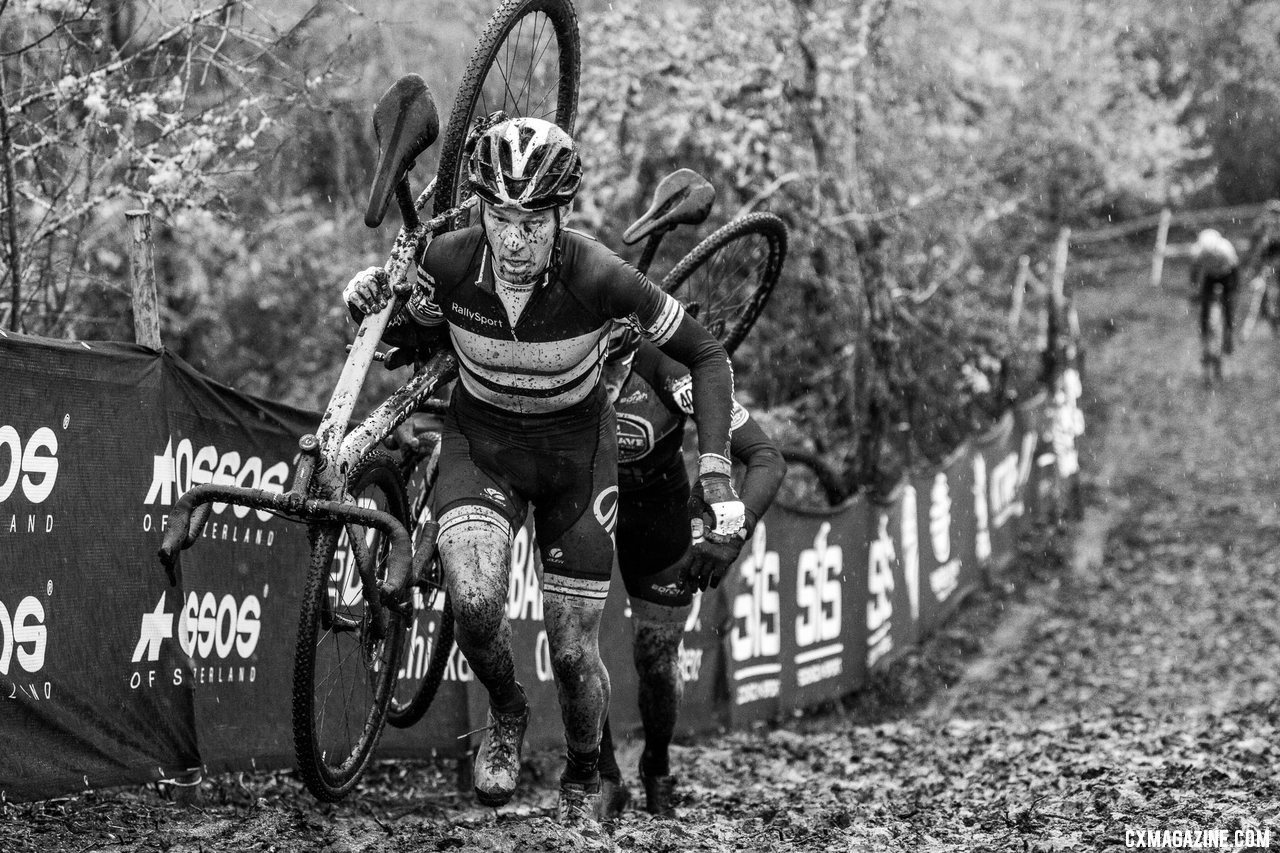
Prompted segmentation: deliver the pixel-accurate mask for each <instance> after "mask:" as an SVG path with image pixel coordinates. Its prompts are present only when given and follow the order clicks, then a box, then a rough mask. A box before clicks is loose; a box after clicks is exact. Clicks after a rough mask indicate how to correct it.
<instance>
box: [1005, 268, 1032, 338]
mask: <svg viewBox="0 0 1280 853" xmlns="http://www.w3.org/2000/svg"><path fill="white" fill-rule="evenodd" d="M1030 278H1031V258H1029V257H1027V256H1026V255H1023V256H1022V257H1020V258H1018V277H1017V278H1015V279H1014V280H1013V303H1012V304H1011V305H1010V306H1009V334H1010V335H1015V336H1016V335H1017V333H1018V321H1019V320H1020V319H1022V302H1023V300H1024V298H1025V296H1026V292H1027V281H1028V280H1029V279H1030Z"/></svg>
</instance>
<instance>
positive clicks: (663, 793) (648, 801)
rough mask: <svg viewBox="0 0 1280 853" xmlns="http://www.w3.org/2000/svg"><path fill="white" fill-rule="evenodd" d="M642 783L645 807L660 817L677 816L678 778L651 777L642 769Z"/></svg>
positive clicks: (669, 776)
mask: <svg viewBox="0 0 1280 853" xmlns="http://www.w3.org/2000/svg"><path fill="white" fill-rule="evenodd" d="M640 782H641V783H642V784H643V785H644V807H645V810H646V811H648V812H649V814H651V815H657V816H658V817H675V816H676V805H675V796H676V777H674V776H671V775H667V776H649V775H647V774H646V773H645V772H644V768H643V767H641V768H640Z"/></svg>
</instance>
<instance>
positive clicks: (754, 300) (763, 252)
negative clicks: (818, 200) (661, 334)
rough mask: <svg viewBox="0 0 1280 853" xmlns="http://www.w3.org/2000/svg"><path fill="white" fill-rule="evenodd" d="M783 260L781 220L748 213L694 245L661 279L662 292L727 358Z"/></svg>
mask: <svg viewBox="0 0 1280 853" xmlns="http://www.w3.org/2000/svg"><path fill="white" fill-rule="evenodd" d="M786 255H787V226H786V225H785V224H784V223H783V221H782V220H781V219H779V218H778V217H777V216H774V215H773V214H772V213H752V214H748V215H747V216H743V217H740V218H738V219H735V220H733V221H732V222H729V223H728V224H727V225H724V226H721V227H720V228H718V229H716V230H715V231H713V232H712V233H711V236H709V237H707V239H705V240H703V241H702V242H701V243H699V244H698V245H697V246H694V247H693V251H691V252H689V254H687V255H685V256H684V257H683V258H681V259H680V262H679V263H677V264H676V265H675V266H674V267H673V268H672V270H671V272H670V273H668V274H667V277H666V279H665V280H664V282H663V289H664V290H666V291H667V292H668V293H670V294H672V295H674V296H676V297H677V298H678V299H679V300H680V301H681V302H683V303H684V306H685V310H687V311H688V312H689V313H690V314H691V315H693V317H694V319H696V320H697V321H698V322H700V323H702V325H703V326H705V327H706V328H707V330H708V331H710V332H711V334H713V335H715V336H716V339H717V340H719V341H720V343H721V344H723V345H724V348H725V350H726V351H727V352H728V353H729V354H730V355H732V354H733V351H734V350H736V349H737V348H738V345H739V344H740V343H742V341H743V340H745V339H746V337H747V333H748V332H750V331H751V327H752V326H754V325H755V322H756V320H757V319H759V317H760V313H761V312H762V311H764V306H765V303H766V302H768V301H769V295H770V294H771V293H772V292H773V288H774V285H776V284H777V283H778V277H779V276H780V275H781V274H782V262H783V261H784V260H785V259H786Z"/></svg>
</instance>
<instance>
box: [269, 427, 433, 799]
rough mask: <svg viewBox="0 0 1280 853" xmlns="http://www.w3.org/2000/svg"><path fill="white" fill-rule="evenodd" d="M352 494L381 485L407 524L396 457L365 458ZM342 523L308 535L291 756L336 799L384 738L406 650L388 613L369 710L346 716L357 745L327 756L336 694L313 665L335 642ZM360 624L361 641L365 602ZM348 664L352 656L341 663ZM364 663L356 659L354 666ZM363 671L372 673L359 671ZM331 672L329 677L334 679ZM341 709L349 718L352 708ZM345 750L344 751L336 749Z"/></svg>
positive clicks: (390, 508)
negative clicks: (332, 590) (333, 592)
mask: <svg viewBox="0 0 1280 853" xmlns="http://www.w3.org/2000/svg"><path fill="white" fill-rule="evenodd" d="M347 482H348V491H349V492H350V494H351V495H352V496H353V497H359V496H360V495H362V494H363V493H365V492H366V490H368V489H370V488H371V487H376V488H377V489H379V490H380V491H381V492H382V494H383V495H384V496H385V501H386V506H385V507H384V509H385V510H386V511H387V512H389V513H390V514H391V515H393V516H395V518H396V519H397V520H399V521H400V522H401V523H403V524H406V525H407V524H408V521H409V511H408V500H407V498H406V496H405V487H404V480H403V478H402V477H401V476H400V472H399V469H398V468H397V467H396V465H395V464H394V461H393V460H392V458H391V456H390V455H389V454H387V453H384V452H374V453H371V454H369V455H368V456H366V457H365V458H364V459H362V460H360V461H359V462H358V463H357V464H356V465H355V467H354V468H352V470H351V472H350V474H349V475H348V478H347ZM342 530H343V525H341V524H314V525H311V527H310V529H309V531H308V533H309V538H310V540H311V563H310V567H309V568H308V571H307V581H306V586H305V589H304V591H303V598H302V615H301V617H300V619H299V621H298V642H297V648H296V650H295V652H294V669H293V737H294V751H295V753H296V756H297V761H298V772H299V774H300V775H301V776H302V779H303V781H304V782H305V783H306V786H307V788H308V790H310V791H311V793H312V794H313V795H314V796H315V797H316V798H317V799H319V800H322V801H325V802H337V801H339V800H341V799H342V798H343V797H345V796H346V795H347V794H348V793H350V792H351V790H352V789H353V788H354V787H355V786H356V784H357V783H358V782H359V781H360V777H361V776H362V775H363V773H364V771H365V768H366V767H367V766H368V764H369V759H370V758H371V757H372V755H373V750H374V747H376V746H377V744H378V740H379V739H380V738H381V736H382V731H383V728H384V724H385V723H386V715H387V705H388V703H389V702H390V701H391V696H392V694H393V693H394V691H395V683H396V675H397V673H398V671H399V666H400V654H401V651H402V649H403V645H404V630H403V627H402V619H401V617H400V616H398V615H397V614H396V613H395V612H394V611H390V610H386V613H387V616H388V625H387V633H386V637H385V638H384V639H383V640H382V641H381V642H382V643H383V644H390V645H383V646H381V647H380V648H381V649H382V651H383V655H384V656H385V660H384V662H383V664H382V666H381V667H380V669H375V671H374V672H375V674H374V678H373V679H372V681H373V683H372V685H371V690H370V693H371V697H370V702H369V703H368V705H367V706H363V705H362V706H361V707H359V708H357V709H356V710H355V716H356V720H355V722H354V723H352V721H351V720H350V718H349V717H344V722H346V723H347V724H348V725H347V726H346V728H347V730H348V731H350V730H351V728H352V727H353V726H358V727H359V729H358V734H357V735H356V739H355V741H354V742H353V743H352V744H350V747H349V748H348V749H347V750H346V755H341V756H338V755H333V756H331V755H329V749H328V748H327V745H326V744H325V743H323V742H322V739H323V735H324V731H323V723H324V720H323V716H324V714H325V712H326V711H328V710H329V709H328V707H327V705H326V704H325V703H324V702H323V701H322V700H321V701H320V702H319V707H317V704H318V703H317V700H318V699H321V697H320V695H319V694H321V692H322V691H325V690H326V689H327V691H328V696H332V695H333V694H334V692H335V691H334V689H333V687H332V686H326V685H324V684H321V683H317V681H316V678H317V669H316V662H317V660H316V659H317V656H318V650H319V646H320V645H321V644H324V643H325V642H326V641H327V640H330V639H332V640H333V641H334V645H337V637H338V634H339V632H337V631H334V630H330V628H328V627H326V625H325V622H326V621H328V622H329V623H330V625H332V624H333V618H334V614H333V612H332V611H333V608H332V607H331V606H330V604H329V586H330V576H331V572H332V569H333V560H334V556H335V552H336V550H337V547H338V543H339V541H340V539H341V534H342ZM383 539H384V537H382V536H380V535H379V536H377V537H375V539H374V543H373V545H372V547H371V548H370V553H371V555H373V556H374V558H375V560H376V561H378V562H379V563H380V564H381V565H380V566H379V569H380V571H379V578H380V579H381V577H382V576H384V575H385V569H386V543H385V542H383ZM360 610H361V612H362V619H361V622H360V627H358V628H352V629H350V631H351V633H353V634H356V635H357V637H359V638H362V637H363V636H364V630H365V627H364V626H366V625H367V621H368V619H369V618H371V616H372V614H373V608H371V607H370V606H369V604H368V603H367V602H363V603H362V606H361V607H360ZM364 650H365V643H364V641H363V639H361V640H360V643H359V649H358V651H359V653H360V658H363V652H364ZM349 659H350V655H348V657H347V658H346V659H344V660H343V661H339V663H340V664H341V663H344V662H346V660H349ZM359 662H360V661H359V660H357V663H359ZM360 670H361V671H362V672H365V673H367V672H368V668H367V667H365V666H360ZM332 675H333V673H332V672H330V673H328V674H326V675H325V677H324V678H325V679H326V680H327V679H328V678H330V677H332ZM341 692H346V693H347V699H346V702H347V703H350V702H351V698H350V696H351V693H353V692H355V691H354V689H349V690H342V691H341ZM342 710H343V711H344V712H347V713H351V711H352V709H351V708H350V707H343V708H342ZM339 751H341V750H339Z"/></svg>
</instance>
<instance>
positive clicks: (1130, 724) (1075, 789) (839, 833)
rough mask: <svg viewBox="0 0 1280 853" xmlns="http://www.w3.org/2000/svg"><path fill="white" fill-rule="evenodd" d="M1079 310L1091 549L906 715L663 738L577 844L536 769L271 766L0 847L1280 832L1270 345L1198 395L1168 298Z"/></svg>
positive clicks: (34, 824) (1277, 479) (543, 846)
mask: <svg viewBox="0 0 1280 853" xmlns="http://www.w3.org/2000/svg"><path fill="white" fill-rule="evenodd" d="M1081 308H1082V315H1083V319H1084V323H1085V325H1086V327H1088V328H1089V329H1091V330H1093V331H1094V332H1095V334H1094V338H1095V341H1094V345H1093V348H1092V352H1091V357H1090V361H1089V371H1088V381H1087V387H1086V390H1087V393H1092V394H1093V395H1094V396H1095V399H1094V400H1093V405H1091V406H1090V407H1089V411H1090V413H1091V416H1092V417H1094V422H1093V423H1092V424H1091V427H1093V428H1094V429H1095V436H1096V434H1097V428H1098V427H1099V426H1101V421H1100V420H1099V419H1098V417H1097V416H1098V415H1099V414H1101V413H1102V412H1104V411H1105V413H1106V418H1105V421H1106V423H1105V427H1106V429H1105V432H1106V436H1107V439H1106V443H1105V447H1104V448H1103V450H1102V455H1101V458H1100V459H1099V460H1098V465H1097V467H1096V468H1095V469H1094V470H1095V471H1101V472H1102V476H1101V481H1100V482H1097V483H1096V484H1095V485H1096V488H1095V490H1094V491H1095V500H1094V509H1095V511H1094V514H1093V516H1092V521H1091V526H1088V530H1087V531H1086V532H1089V533H1092V534H1093V535H1094V536H1095V540H1096V541H1095V542H1094V543H1093V544H1094V547H1093V551H1094V552H1095V553H1094V554H1093V557H1094V559H1088V554H1087V553H1085V554H1084V556H1083V557H1082V558H1081V559H1078V560H1075V561H1071V560H1060V561H1057V563H1061V565H1059V564H1054V565H1042V566H1031V567H1030V573H1031V574H1032V575H1033V576H1035V577H1037V578H1039V579H1040V580H1041V581H1042V582H1040V583H1038V584H1036V585H1034V586H1033V587H1032V588H1031V589H1030V591H1029V592H1028V593H1027V594H1026V595H1025V596H1024V597H1023V598H1022V599H1021V600H1020V601H1019V602H1017V603H1015V602H1014V601H1013V599H1010V601H1009V605H1010V608H1009V612H1008V613H1007V614H1006V615H1005V618H1003V619H1002V620H1001V626H1000V628H999V630H995V629H994V628H995V626H989V627H988V629H987V633H988V636H989V639H988V641H987V643H986V645H987V650H986V651H985V652H984V653H983V654H982V655H981V656H979V657H978V658H977V659H976V660H974V661H973V662H972V663H971V665H970V666H969V667H968V669H967V675H966V677H964V678H962V679H961V680H960V681H959V683H957V684H956V685H955V686H954V687H953V688H952V689H950V690H947V691H943V692H940V693H939V694H938V695H935V696H934V697H933V698H932V701H931V702H929V703H928V704H927V706H925V707H923V708H922V709H921V710H918V711H913V712H910V713H903V714H900V715H898V716H897V717H896V718H895V719H892V720H890V721H887V722H880V723H878V724H875V725H867V724H860V723H859V722H858V720H859V719H865V717H859V716H858V715H852V714H843V715H839V714H837V715H834V716H826V717H822V718H816V719H812V720H808V721H804V722H801V723H798V724H796V725H794V726H790V727H787V728H784V729H779V730H775V731H772V732H762V733H742V734H735V735H732V736H728V737H723V738H718V739H714V740H713V741H711V742H709V743H706V744H705V745H700V746H696V747H695V746H687V747H683V748H678V749H677V750H676V753H675V761H676V764H677V766H678V767H679V768H681V772H682V776H683V790H684V792H685V805H684V806H683V807H682V809H681V810H680V814H681V820H679V821H676V822H670V821H653V820H650V819H649V818H648V817H646V816H642V815H637V814H634V813H632V814H630V815H628V817H627V818H626V819H624V820H623V821H622V822H620V823H619V824H618V825H617V827H616V828H615V829H614V831H613V832H612V834H611V835H610V836H609V837H608V838H606V839H601V840H600V841H599V843H591V840H590V839H583V838H581V837H578V836H574V835H572V834H565V833H562V832H561V831H560V830H559V829H558V828H557V827H555V826H554V825H553V824H552V823H551V821H550V820H548V819H547V818H546V817H545V812H544V811H543V809H545V808H546V807H547V806H549V805H550V803H551V792H550V782H549V779H545V778H544V779H542V780H535V784H534V785H532V786H530V790H529V792H528V793H527V794H525V795H524V796H523V798H522V799H520V800H519V801H518V803H517V804H516V805H515V806H514V807H509V808H508V809H504V810H503V812H502V813H500V814H499V815H497V816H496V817H495V814H494V813H493V812H491V811H482V810H477V809H472V808H467V807H466V806H465V805H463V804H462V803H460V802H459V801H457V799H456V798H454V797H452V796H451V795H448V794H442V793H439V792H440V791H442V790H444V791H447V790H449V788H450V786H449V784H448V783H447V782H446V781H444V780H441V779H439V778H432V777H431V776H430V771H428V770H426V769H421V768H418V769H413V770H410V771H407V772H405V773H403V774H401V773H399V772H396V771H392V770H387V769H384V770H383V771H380V778H378V779H377V780H375V783H376V784H375V785H374V786H373V788H371V790H370V792H369V793H368V795H366V796H363V797H361V798H360V801H359V802H353V803H350V804H345V805H343V806H341V807H338V808H328V807H320V806H318V805H317V804H315V803H314V801H312V800H311V799H310V798H308V797H306V796H305V795H303V794H301V793H300V791H299V788H298V786H297V784H296V783H295V782H293V781H292V780H291V779H289V778H288V777H287V776H285V775H277V776H267V775H259V776H255V777H252V778H242V779H223V780H220V781H218V782H216V783H212V784H207V785H206V789H205V790H204V791H203V792H202V793H201V795H200V798H199V800H198V804H199V808H197V809H193V808H185V809H184V808H182V807H179V806H175V805H172V804H170V803H167V802H165V801H163V800H161V799H160V798H158V797H157V796H156V795H155V794H153V793H151V792H148V791H136V792H125V793H117V794H111V795H97V796H88V797H78V798H72V799H70V800H67V801H57V802H51V803H45V804H41V805H37V806H26V807H17V808H15V807H8V809H7V811H8V814H7V815H6V816H5V817H6V818H7V819H6V820H4V821H3V823H0V849H4V850H27V849H32V850H45V849H72V850H84V851H87V850H112V851H115V850H134V849H154V850H174V851H196V850H224V849H246V850H248V849H256V850H271V849H277V850H300V849H306V850H324V851H330V853H338V852H339V851H363V850H381V849H396V850H404V851H417V850H476V851H478V850H498V851H515V850H573V849H591V848H597V849H600V848H604V849H608V848H610V847H612V848H614V849H624V850H634V851H677V850H679V851H699V850H705V851H730V850H774V851H811V850H876V851H880V850H893V851H897V850H902V851H907V850H911V851H916V850H940V851H941V850H1008V851H1014V850H1018V851H1024V850H1077V849H1078V850H1105V849H1117V850H1119V849H1125V848H1126V841H1135V840H1138V836H1136V835H1134V834H1132V833H1133V832H1134V831H1136V830H1143V831H1150V830H1154V831H1159V832H1163V831H1164V830H1170V831H1174V830H1191V831H1193V832H1194V831H1196V830H1203V831H1210V830H1219V829H1220V830H1225V831H1226V832H1227V840H1228V842H1233V841H1234V840H1235V832H1236V831H1237V830H1245V829H1246V828H1254V827H1263V828H1267V829H1270V830H1271V833H1272V836H1273V837H1272V844H1274V845H1277V846H1280V769H1278V768H1280V737H1278V735H1280V732H1278V731H1277V727H1278V726H1280V701H1278V700H1277V697H1278V696H1280V690H1278V689H1277V671H1278V669H1280V667H1278V664H1280V640H1278V635H1277V632H1278V631H1280V620H1278V619H1277V617H1278V615H1280V612H1278V608H1277V601H1278V600H1280V592H1278V590H1280V508H1278V506H1277V503H1276V495H1277V493H1278V492H1277V487H1278V486H1280V426H1278V425H1280V376H1277V375H1276V372H1275V370H1274V368H1275V367H1276V366H1280V341H1275V340H1272V339H1270V338H1269V337H1268V336H1267V335H1266V334H1265V333H1263V334H1261V335H1260V336H1259V337H1258V338H1257V339H1255V340H1252V341H1250V342H1248V343H1247V344H1246V345H1245V346H1244V347H1243V352H1242V354H1241V356H1239V357H1238V358H1237V361H1238V362H1239V363H1238V364H1237V365H1236V366H1235V373H1234V375H1231V376H1230V377H1229V378H1228V380H1227V382H1226V384H1225V385H1224V386H1223V387H1222V388H1221V389H1220V390H1217V391H1215V392H1212V393H1210V392H1208V391H1206V390H1205V389H1204V388H1203V387H1202V386H1201V384H1200V379H1199V371H1198V366H1197V364H1196V362H1195V354H1194V348H1193V346H1192V345H1191V340H1190V338H1189V337H1188V335H1189V331H1190V330H1191V328H1192V321H1191V318H1190V315H1189V313H1188V306H1187V305H1186V303H1185V301H1184V300H1181V299H1179V298H1176V297H1174V296H1171V295H1169V294H1167V293H1165V294H1156V293H1152V292H1150V290H1149V289H1147V288H1144V287H1143V286H1142V285H1141V283H1140V281H1139V280H1138V277H1137V276H1135V278H1134V281H1132V282H1130V283H1129V284H1127V285H1126V286H1125V287H1124V288H1121V289H1120V290H1119V291H1118V292H1111V293H1103V292H1098V291H1093V292H1089V293H1085V294H1082V295H1081ZM1104 530H1109V531H1110V533H1109V535H1108V536H1106V537H1105V539H1103V538H1099V537H1097V534H1099V533H1100V532H1101V531H1104ZM1087 539H1088V537H1087V536H1086V540H1087ZM1085 544H1086V545H1088V542H1087V541H1086V542H1085ZM1085 550H1086V551H1088V548H1086V549H1085ZM1099 558H1100V559H1099ZM1031 559H1033V560H1035V559H1037V558H1034V557H1033V558H1031ZM1040 562H1042V563H1043V562H1045V561H1044V560H1040ZM1073 565H1074V570H1073ZM632 750H634V747H632ZM625 760H626V761H627V762H628V763H626V764H624V767H627V766H630V763H631V759H630V755H629V754H628V755H627V756H625ZM1126 831H1129V832H1130V833H1131V834H1130V835H1128V837H1126ZM1162 837H1163V836H1162Z"/></svg>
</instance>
